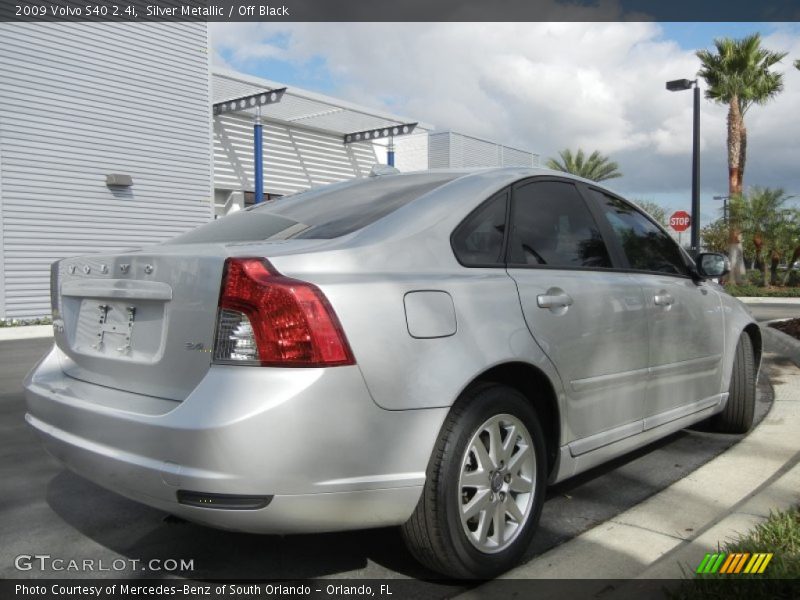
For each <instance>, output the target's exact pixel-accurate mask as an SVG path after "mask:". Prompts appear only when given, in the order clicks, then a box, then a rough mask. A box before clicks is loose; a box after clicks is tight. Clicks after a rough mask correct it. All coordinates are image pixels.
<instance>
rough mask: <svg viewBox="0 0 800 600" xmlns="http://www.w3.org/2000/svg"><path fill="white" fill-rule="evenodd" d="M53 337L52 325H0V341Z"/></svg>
mask: <svg viewBox="0 0 800 600" xmlns="http://www.w3.org/2000/svg"><path fill="white" fill-rule="evenodd" d="M45 337H53V326H52V325H25V326H22V327H0V342H8V341H11V340H30V339H33V338H45Z"/></svg>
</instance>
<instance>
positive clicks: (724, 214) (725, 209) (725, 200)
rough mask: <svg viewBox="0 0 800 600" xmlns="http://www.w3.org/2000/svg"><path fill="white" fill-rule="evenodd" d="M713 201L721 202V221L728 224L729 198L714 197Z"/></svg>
mask: <svg viewBox="0 0 800 600" xmlns="http://www.w3.org/2000/svg"><path fill="white" fill-rule="evenodd" d="M714 200H722V219H723V220H724V221H725V222H726V223H727V222H728V200H730V196H714Z"/></svg>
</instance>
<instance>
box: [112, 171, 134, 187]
mask: <svg viewBox="0 0 800 600" xmlns="http://www.w3.org/2000/svg"><path fill="white" fill-rule="evenodd" d="M106 185H107V186H108V187H131V186H132V185H133V177H131V176H130V175H123V174H121V173H109V174H108V175H106Z"/></svg>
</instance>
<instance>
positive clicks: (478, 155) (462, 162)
mask: <svg viewBox="0 0 800 600" xmlns="http://www.w3.org/2000/svg"><path fill="white" fill-rule="evenodd" d="M428 164H429V165H430V168H431V169H434V168H448V167H452V168H462V167H535V166H538V164H539V156H538V155H537V154H534V153H532V152H528V151H526V150H520V149H518V148H511V147H509V146H505V145H503V144H498V143H496V142H492V141H489V140H484V139H481V138H476V137H474V136H469V135H464V134H463V133H458V132H455V131H437V132H434V133H431V134H430V136H429V140H428Z"/></svg>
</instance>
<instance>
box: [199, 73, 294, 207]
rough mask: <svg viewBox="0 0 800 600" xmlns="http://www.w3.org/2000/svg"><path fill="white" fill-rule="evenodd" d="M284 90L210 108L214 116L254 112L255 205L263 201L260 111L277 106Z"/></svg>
mask: <svg viewBox="0 0 800 600" xmlns="http://www.w3.org/2000/svg"><path fill="white" fill-rule="evenodd" d="M285 92H286V88H285V87H283V88H278V89H273V90H261V91H258V92H256V93H254V94H248V95H247V96H242V97H240V98H233V99H231V100H225V101H224V102H217V103H215V104H214V105H213V106H212V112H213V113H214V116H215V117H217V116H219V115H223V114H225V113H235V112H241V111H244V110H255V111H256V117H255V121H254V122H253V165H254V167H255V173H254V179H255V182H254V183H255V188H256V189H255V201H256V204H258V203H259V202H262V201H263V200H264V155H263V150H264V134H263V126H262V123H261V110H262V108H263V107H264V106H268V105H270V104H277V103H278V102H280V101H281V99H282V98H283V94H284V93H285Z"/></svg>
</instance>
